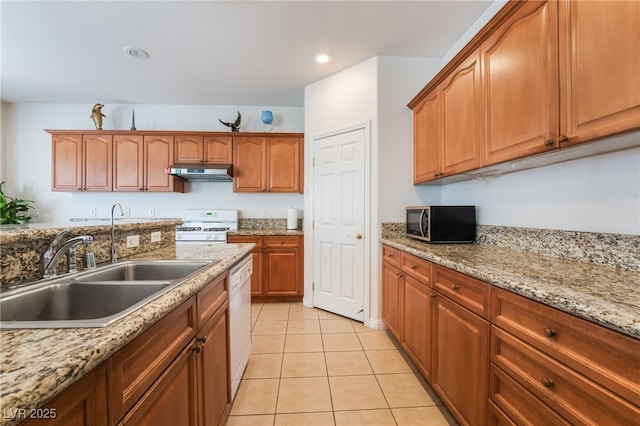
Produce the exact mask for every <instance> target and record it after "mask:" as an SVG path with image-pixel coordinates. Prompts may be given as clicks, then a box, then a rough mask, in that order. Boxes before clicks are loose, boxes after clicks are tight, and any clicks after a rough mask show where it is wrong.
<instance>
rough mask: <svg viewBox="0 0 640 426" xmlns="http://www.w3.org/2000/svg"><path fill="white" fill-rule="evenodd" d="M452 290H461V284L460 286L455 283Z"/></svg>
mask: <svg viewBox="0 0 640 426" xmlns="http://www.w3.org/2000/svg"><path fill="white" fill-rule="evenodd" d="M451 290H453V291H458V290H460V286H459V285H458V284H453V285H452V286H451Z"/></svg>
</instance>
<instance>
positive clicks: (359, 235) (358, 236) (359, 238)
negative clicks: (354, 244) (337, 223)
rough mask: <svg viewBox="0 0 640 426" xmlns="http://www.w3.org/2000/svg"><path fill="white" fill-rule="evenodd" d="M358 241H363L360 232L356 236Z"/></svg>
mask: <svg viewBox="0 0 640 426" xmlns="http://www.w3.org/2000/svg"><path fill="white" fill-rule="evenodd" d="M356 239H358V240H361V239H362V234H361V233H359V232H358V233H357V234H356Z"/></svg>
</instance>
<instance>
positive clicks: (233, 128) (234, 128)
mask: <svg viewBox="0 0 640 426" xmlns="http://www.w3.org/2000/svg"><path fill="white" fill-rule="evenodd" d="M241 119H242V116H240V111H238V118H236V121H234V122H233V123H226V122H224V121H222V120H220V119H219V118H218V121H219V122H221V123H222V124H224V125H225V126H227V127H231V131H232V132H238V131H240V120H241Z"/></svg>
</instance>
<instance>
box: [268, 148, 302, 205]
mask: <svg viewBox="0 0 640 426" xmlns="http://www.w3.org/2000/svg"><path fill="white" fill-rule="evenodd" d="M267 161H268V165H267V174H268V175H267V190H268V191H270V192H300V180H301V179H300V140H299V139H298V138H272V139H268V142H267Z"/></svg>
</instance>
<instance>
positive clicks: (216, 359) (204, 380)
mask: <svg viewBox="0 0 640 426" xmlns="http://www.w3.org/2000/svg"><path fill="white" fill-rule="evenodd" d="M198 343H199V344H200V347H199V352H198V386H199V387H198V392H199V395H200V398H199V400H198V403H199V407H198V413H199V415H200V421H199V423H198V424H199V425H201V426H217V425H223V424H224V422H225V420H226V418H227V415H228V414H229V410H230V409H231V383H230V377H229V374H228V372H229V371H230V368H231V366H230V360H229V302H228V301H227V302H225V304H224V305H222V306H221V307H220V308H218V310H217V311H216V313H215V314H214V315H213V317H211V318H210V319H209V320H208V321H207V322H206V324H205V325H204V327H202V329H201V331H200V332H199V333H198Z"/></svg>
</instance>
